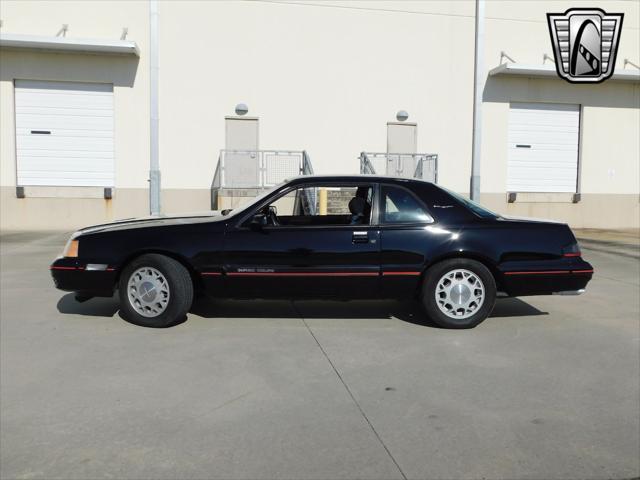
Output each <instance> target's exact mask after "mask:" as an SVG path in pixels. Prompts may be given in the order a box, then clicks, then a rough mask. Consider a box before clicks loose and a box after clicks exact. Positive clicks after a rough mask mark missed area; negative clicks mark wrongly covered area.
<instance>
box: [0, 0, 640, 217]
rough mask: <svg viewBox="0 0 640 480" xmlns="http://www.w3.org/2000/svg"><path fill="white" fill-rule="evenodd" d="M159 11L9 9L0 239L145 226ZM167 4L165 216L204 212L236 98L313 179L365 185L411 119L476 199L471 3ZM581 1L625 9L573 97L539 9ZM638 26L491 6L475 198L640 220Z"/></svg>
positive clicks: (517, 209) (0, 88)
mask: <svg viewBox="0 0 640 480" xmlns="http://www.w3.org/2000/svg"><path fill="white" fill-rule="evenodd" d="M595 3H599V4H601V5H596V4H595ZM150 5H151V4H150V2H149V1H144V0H141V1H128V2H107V1H105V2H98V1H85V2H75V1H69V2H63V1H41V2H35V1H12V0H3V1H2V5H1V8H0V18H1V20H2V26H1V29H0V182H1V183H0V185H1V202H0V203H1V214H0V220H1V227H2V229H35V228H39V229H61V228H69V229H71V228H75V227H79V226H83V225H87V224H95V223H99V222H105V221H109V220H112V219H117V218H124V217H132V216H140V215H147V214H148V213H149V182H148V179H149V169H150V167H149V165H150V156H151V148H150V145H151V144H152V141H151V135H150V105H151V101H150V98H151V91H150V89H151V87H150V85H151V82H150V80H151V76H150V66H151V65H150V60H151V56H150V53H151V48H150V47H151V43H150V34H151V32H150V25H151V23H150ZM158 5H159V11H158V17H157V18H158V54H159V57H158V58H159V97H158V98H159V103H158V105H159V118H160V120H159V125H160V127H159V161H160V170H161V174H162V177H161V178H162V180H161V185H162V197H161V198H162V201H161V205H162V212H164V213H173V212H184V211H194V210H195V211H202V210H208V209H209V208H210V205H211V202H210V195H211V184H212V180H213V176H214V172H215V170H216V166H217V162H218V157H219V152H220V150H222V149H224V148H225V146H229V141H230V140H229V136H228V135H227V137H226V138H225V130H226V129H225V117H227V116H230V115H234V107H235V106H236V104H238V103H241V102H242V103H245V104H247V105H248V106H249V110H250V111H249V116H254V117H258V118H259V121H260V133H259V148H260V149H266V150H271V149H286V150H305V151H306V152H308V154H309V156H310V158H311V161H312V163H313V167H314V170H315V172H316V173H357V172H358V171H359V168H360V164H359V160H358V156H359V155H360V152H362V151H367V152H386V151H387V147H388V145H387V128H388V125H387V123H388V122H394V121H395V116H396V112H398V111H399V110H406V111H407V112H408V113H409V120H408V122H414V123H415V124H417V143H415V150H416V151H417V152H424V153H436V154H438V183H440V184H442V185H444V186H446V187H448V188H450V189H453V190H456V191H458V192H461V193H468V191H469V180H470V175H471V152H472V121H473V86H474V80H473V72H474V18H475V3H474V2H473V1H455V2H447V1H442V2H437V1H424V2H419V1H346V0H343V1H337V0H336V1H333V0H332V1H318V0H316V1H299V2H289V1H277V2H276V1H262V2H258V1H256V2H242V1H216V2H213V1H212V2H187V1H162V2H159V3H158ZM578 6H582V7H594V6H600V7H601V8H603V9H605V10H606V11H607V12H623V13H624V14H625V18H624V24H623V26H622V32H621V39H620V45H619V50H618V56H617V64H616V73H615V74H614V77H613V78H611V79H609V80H607V81H606V82H604V83H601V84H596V85H574V84H569V83H567V82H566V81H564V80H562V79H560V78H558V77H557V75H556V74H555V70H554V66H553V60H548V59H543V57H544V55H545V54H547V55H550V56H553V53H552V47H551V42H550V38H549V30H548V27H547V20H546V13H548V12H564V11H565V10H566V9H568V8H572V7H578ZM639 19H640V3H639V2H613V1H612V2H535V1H532V2H526V1H488V2H487V4H486V18H485V23H484V25H485V44H484V50H483V55H484V72H485V75H486V85H485V88H484V94H483V106H482V111H483V128H482V163H481V202H482V203H484V204H485V205H487V206H488V207H489V208H492V209H494V210H496V211H498V212H502V213H507V214H515V215H525V216H536V217H543V218H555V219H558V220H564V221H567V222H569V223H570V224H571V225H572V226H574V227H595V228H638V227H639V226H640V208H639V207H640V202H639V193H640V133H639V132H640V72H639V71H638V68H636V67H635V66H634V64H635V65H638V64H640V30H639ZM63 25H66V27H65V28H63ZM123 28H126V31H123ZM501 52H505V53H506V54H507V55H508V57H505V56H501ZM625 59H628V60H629V62H631V63H628V62H625ZM500 64H503V66H501V67H500ZM389 128H393V127H392V126H391V127H389ZM255 141H256V143H257V141H258V139H257V138H256V139H255ZM523 145H524V147H523ZM526 145H533V148H530V149H528V150H527V151H524V150H523V149H526ZM229 161H232V159H230V160H229ZM105 187H107V188H110V190H106V193H107V195H106V196H107V197H109V196H111V197H112V198H105ZM509 193H511V195H509ZM514 193H515V195H513V194H514ZM576 194H578V195H576Z"/></svg>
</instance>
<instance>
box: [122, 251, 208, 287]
mask: <svg viewBox="0 0 640 480" xmlns="http://www.w3.org/2000/svg"><path fill="white" fill-rule="evenodd" d="M149 254H155V255H163V256H165V257H169V258H171V259H173V260H175V261H176V262H178V263H180V264H181V265H182V266H183V267H185V268H186V269H187V271H188V272H189V276H190V277H191V282H192V283H193V288H194V290H196V291H201V290H202V289H203V288H204V285H203V283H202V279H201V278H200V275H198V273H197V272H196V270H195V268H194V267H193V265H192V264H191V263H190V262H189V261H188V260H187V259H186V258H185V257H184V256H183V255H180V254H178V253H176V252H172V251H170V250H163V249H157V248H149V249H143V250H136V251H135V252H134V253H131V254H130V255H128V256H127V257H125V259H124V260H123V261H122V264H121V265H120V267H119V268H118V271H117V275H116V278H115V286H116V287H117V286H118V284H119V282H120V276H121V274H122V272H123V270H124V269H125V268H127V266H128V265H129V264H130V263H131V262H133V261H134V260H135V259H136V258H139V257H141V256H143V255H149Z"/></svg>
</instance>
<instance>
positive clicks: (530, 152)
mask: <svg viewBox="0 0 640 480" xmlns="http://www.w3.org/2000/svg"><path fill="white" fill-rule="evenodd" d="M579 136H580V107H579V105H560V104H544V103H512V104H511V109H510V111H509V140H508V142H509V157H508V158H509V160H508V176H507V190H508V191H509V192H575V191H576V185H577V176H578V141H579Z"/></svg>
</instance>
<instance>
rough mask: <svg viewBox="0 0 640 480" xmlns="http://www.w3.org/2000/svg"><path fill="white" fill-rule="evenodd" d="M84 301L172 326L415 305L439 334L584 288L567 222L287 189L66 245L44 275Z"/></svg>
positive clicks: (437, 192) (383, 187)
mask: <svg viewBox="0 0 640 480" xmlns="http://www.w3.org/2000/svg"><path fill="white" fill-rule="evenodd" d="M51 273H52V276H53V279H54V282H55V285H56V287H57V288H59V289H61V290H65V291H73V292H76V298H77V299H78V300H80V301H82V300H85V299H88V298H91V297H94V296H112V295H113V293H114V292H115V291H116V290H117V291H118V293H119V298H120V308H121V312H122V314H123V316H124V317H125V318H126V319H127V320H129V321H131V322H132V323H135V324H138V325H143V326H149V327H167V326H171V325H174V324H176V323H178V322H180V321H181V320H182V319H184V317H185V315H186V314H187V312H188V311H189V309H190V307H191V304H192V301H193V298H194V295H195V294H198V293H203V294H206V295H208V296H210V297H217V298H341V299H356V298H357V299H366V298H396V299H413V298H417V299H418V300H419V301H420V303H421V304H422V305H423V307H424V311H425V314H426V316H428V317H429V318H430V319H431V320H432V321H433V322H435V323H436V324H437V325H439V326H442V327H446V328H470V327H474V326H476V325H478V324H479V323H480V322H482V321H483V320H484V319H486V318H487V317H488V316H489V314H490V313H491V310H492V309H493V306H494V304H495V299H496V296H497V295H498V294H500V295H505V296H524V295H549V294H579V293H582V292H583V291H584V289H585V287H586V285H587V283H588V282H589V281H590V280H591V278H592V275H593V268H592V266H591V265H590V264H589V263H587V262H586V261H584V260H583V259H582V257H581V253H580V250H579V247H578V243H577V241H576V238H575V236H574V235H573V233H572V232H571V229H570V228H569V227H568V226H567V225H566V224H563V223H558V222H552V221H542V220H526V219H515V218H507V217H503V216H500V215H497V214H494V213H492V212H490V211H488V210H486V209H485V208H483V207H481V206H480V205H478V204H476V203H473V202H471V201H469V200H467V199H465V198H464V197H461V196H459V195H457V194H455V193H453V192H450V191H448V190H446V189H444V188H442V187H439V186H437V185H435V184H432V183H429V182H424V181H420V180H413V179H401V178H389V177H382V176H368V175H353V176H306V177H298V178H294V179H292V180H290V181H286V182H284V183H283V184H281V185H278V186H276V187H274V188H272V189H271V190H269V191H267V192H265V193H264V194H263V195H261V196H259V197H257V198H256V199H255V200H254V201H253V202H251V203H250V204H249V205H247V206H245V207H242V208H238V209H234V210H231V211H228V210H227V211H224V212H223V214H222V215H207V216H185V217H175V218H172V217H155V218H148V219H132V220H124V221H119V222H114V223H110V224H105V225H97V226H93V227H88V228H84V229H81V230H79V231H77V232H76V233H74V234H73V235H72V236H71V238H70V239H69V242H68V243H67V246H66V247H65V250H64V253H63V255H62V256H60V257H59V258H57V259H56V260H55V261H54V262H53V264H52V265H51Z"/></svg>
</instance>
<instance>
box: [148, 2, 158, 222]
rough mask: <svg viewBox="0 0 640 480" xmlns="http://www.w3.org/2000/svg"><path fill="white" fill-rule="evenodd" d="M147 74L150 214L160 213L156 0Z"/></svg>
mask: <svg viewBox="0 0 640 480" xmlns="http://www.w3.org/2000/svg"><path fill="white" fill-rule="evenodd" d="M149 32H150V38H149V40H150V42H149V76H150V80H149V83H150V99H149V100H150V102H149V103H150V161H149V210H150V212H151V215H158V214H159V213H160V144H159V139H160V112H159V107H158V101H159V100H158V83H159V76H160V75H159V74H160V71H159V56H160V55H159V42H158V0H149Z"/></svg>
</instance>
